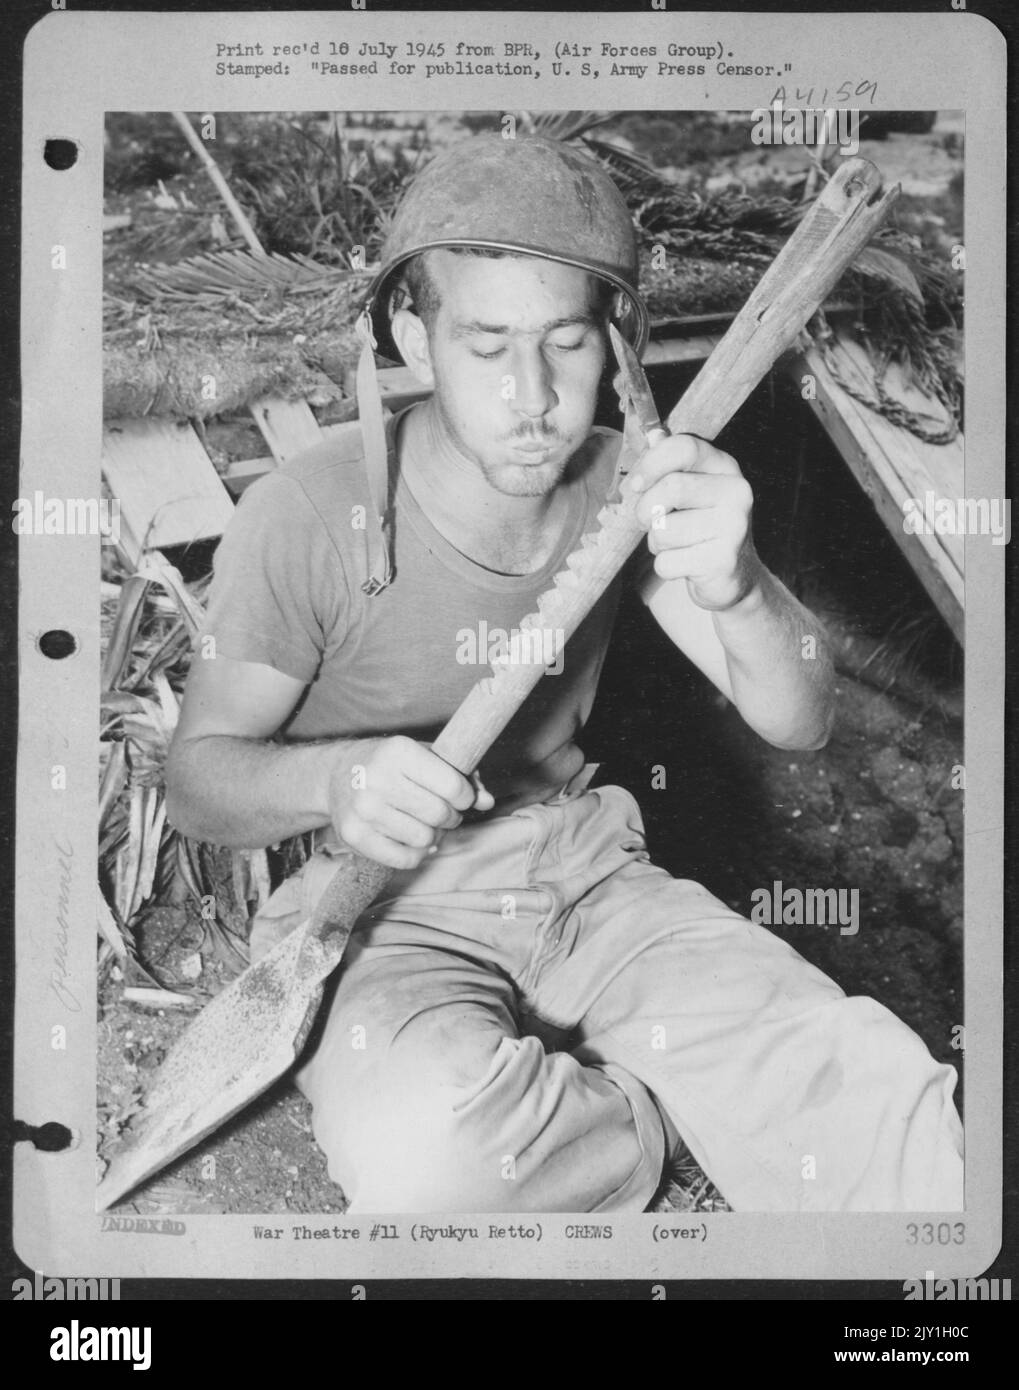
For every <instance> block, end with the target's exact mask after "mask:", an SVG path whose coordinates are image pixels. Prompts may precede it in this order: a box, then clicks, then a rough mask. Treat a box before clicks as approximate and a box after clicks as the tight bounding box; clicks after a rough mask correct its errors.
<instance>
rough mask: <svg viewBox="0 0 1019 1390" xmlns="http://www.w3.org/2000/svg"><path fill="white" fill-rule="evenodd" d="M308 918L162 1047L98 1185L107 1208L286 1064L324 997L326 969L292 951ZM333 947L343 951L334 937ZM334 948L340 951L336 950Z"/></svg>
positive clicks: (264, 1086) (240, 1106)
mask: <svg viewBox="0 0 1019 1390" xmlns="http://www.w3.org/2000/svg"><path fill="white" fill-rule="evenodd" d="M305 937H306V927H302V928H299V929H298V930H297V931H294V932H291V933H290V935H289V936H287V937H285V938H284V939H283V940H282V941H281V942H280V943H279V944H278V945H277V946H276V947H274V948H273V950H272V951H270V952H269V954H268V955H266V956H265V957H263V959H262V960H260V961H259V962H258V963H257V965H253V966H250V967H249V968H248V969H247V970H245V971H243V973H242V974H240V975H239V976H238V977H237V979H236V980H234V981H233V982H232V983H231V984H229V985H228V986H227V987H226V988H225V989H224V990H222V991H221V992H220V993H219V994H217V995H216V997H215V999H212V1000H210V1002H209V1003H208V1004H207V1005H206V1006H205V1008H204V1009H203V1010H202V1012H201V1013H200V1014H199V1015H198V1017H197V1018H196V1019H195V1020H194V1022H193V1023H191V1024H190V1026H189V1027H188V1029H187V1031H186V1032H185V1033H184V1034H183V1036H182V1037H180V1038H179V1039H178V1040H177V1042H176V1043H175V1044H174V1046H173V1047H172V1048H171V1049H170V1051H169V1052H168V1053H167V1056H166V1059H165V1061H164V1062H163V1064H162V1065H161V1066H160V1068H159V1071H158V1072H157V1073H156V1076H155V1078H154V1080H153V1083H152V1086H151V1088H150V1090H149V1092H148V1094H147V1095H146V1098H145V1110H144V1112H143V1114H142V1117H141V1121H140V1124H139V1126H138V1129H137V1130H136V1131H135V1132H133V1133H132V1134H131V1137H130V1139H129V1141H128V1143H127V1145H126V1146H125V1147H124V1148H123V1149H121V1150H120V1152H119V1153H117V1154H116V1155H115V1156H114V1157H113V1159H112V1160H111V1163H110V1167H109V1169H108V1170H107V1173H106V1175H105V1177H104V1178H103V1180H102V1182H101V1183H100V1184H99V1187H98V1189H97V1193H96V1204H97V1210H99V1211H105V1210H106V1208H107V1207H109V1206H112V1205H113V1203H114V1202H116V1201H118V1200H119V1198H121V1197H123V1196H125V1194H126V1193H128V1192H130V1191H131V1190H132V1189H133V1188H135V1187H137V1186H138V1184H139V1183H141V1182H144V1180H145V1179H146V1178H148V1177H151V1176H152V1174H153V1173H157V1172H158V1171H159V1169H160V1168H162V1167H164V1165H165V1164H167V1163H170V1162H171V1161H172V1160H173V1159H175V1158H177V1157H178V1156H179V1155H180V1154H182V1153H185V1152H186V1151H187V1150H188V1149H190V1148H192V1147H193V1146H194V1145H195V1144H197V1143H199V1142H200V1141H201V1140H202V1139H204V1138H205V1136H206V1135H207V1134H211V1133H212V1131H213V1130H215V1129H217V1128H218V1127H219V1126H220V1125H221V1124H224V1123H225V1122H226V1121H227V1120H229V1119H230V1118H231V1116H233V1115H236V1114H237V1112H238V1111H239V1110H243V1109H244V1107H245V1106H246V1105H248V1104H249V1103H250V1102H251V1101H253V1100H254V1099H255V1098H256V1097H257V1096H259V1095H261V1094H262V1092H263V1091H264V1090H266V1089H267V1088H268V1087H269V1086H271V1085H272V1083H273V1082H274V1081H275V1080H276V1079H277V1078H278V1077H280V1076H282V1075H283V1073H284V1072H285V1071H286V1070H287V1069H288V1068H289V1067H291V1066H292V1065H293V1063H294V1062H295V1060H296V1059H297V1056H298V1054H299V1053H300V1051H301V1048H302V1047H303V1045H304V1042H305V1039H306V1038H307V1035H308V1032H309V1030H310V1028H311V1025H312V1022H313V1021H314V1018H315V1013H316V1011H317V1009H318V1006H319V1003H320V1002H321V999H322V990H323V985H324V980H325V977H326V974H328V971H325V972H323V971H320V970H316V971H314V972H309V971H308V970H307V969H306V968H305V959H306V957H305V958H302V959H299V957H300V956H301V950H302V947H303V946H304V943H305ZM333 944H334V950H336V951H337V952H338V953H342V946H341V945H340V943H339V942H335V943H333ZM337 958H338V955H337Z"/></svg>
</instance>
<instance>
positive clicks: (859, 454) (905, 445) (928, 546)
mask: <svg viewBox="0 0 1019 1390" xmlns="http://www.w3.org/2000/svg"><path fill="white" fill-rule="evenodd" d="M832 353H833V357H834V361H835V364H836V367H837V370H838V371H839V373H840V374H841V375H842V376H843V377H844V378H845V380H846V381H848V382H850V383H851V384H852V385H853V386H854V388H855V389H859V390H861V391H865V392H866V393H867V394H868V395H870V396H873V394H874V389H873V369H872V368H871V365H870V361H869V358H868V355H867V352H866V350H865V349H864V348H863V347H862V346H861V345H860V344H859V343H857V342H855V341H853V340H852V339H850V338H849V337H848V336H846V335H837V336H836V339H835V342H834V343H833V344H832ZM788 370H789V372H790V374H791V375H792V377H793V379H794V380H795V382H796V384H797V386H802V378H803V374H804V373H805V372H807V373H810V374H811V375H812V376H813V377H814V380H815V382H816V390H817V394H816V397H815V398H814V399H813V400H811V401H810V402H809V404H810V407H811V409H812V410H813V412H814V414H815V415H816V416H817V418H818V419H819V420H820V421H821V423H822V424H823V425H824V427H825V429H826V431H827V432H828V434H829V435H830V437H831V439H832V440H833V442H834V443H835V445H836V447H837V448H838V450H839V452H840V454H841V455H842V457H843V458H844V459H845V461H846V464H847V465H848V467H849V469H850V470H851V472H852V474H853V476H854V477H855V478H856V480H857V482H858V483H859V484H860V486H861V487H862V488H863V490H864V492H865V493H866V494H867V496H868V497H869V498H870V500H871V502H872V503H873V504H874V508H875V510H876V511H877V513H878V515H879V516H880V518H881V520H882V521H883V522H884V524H885V527H886V528H887V530H888V532H889V534H890V535H891V537H892V539H893V540H894V541H895V543H896V545H897V546H898V547H899V549H900V550H901V551H902V553H903V555H904V556H905V557H906V559H907V560H908V561H909V564H910V565H911V567H912V569H913V571H914V573H915V574H916V576H917V578H918V579H919V580H920V582H921V583H922V584H923V586H924V588H925V589H926V590H927V593H928V594H929V595H930V597H931V599H932V600H933V601H934V603H935V604H936V605H937V608H938V610H939V612H940V613H941V614H942V616H943V617H944V619H945V621H946V622H947V623H948V625H949V627H950V628H951V629H952V631H953V633H954V634H955V636H956V638H957V639H958V641H959V643H960V645H961V644H962V643H963V640H964V635H965V598H964V584H963V571H964V541H965V538H964V537H963V536H956V535H941V536H939V535H923V534H920V535H914V534H912V533H911V532H907V531H906V530H905V527H904V525H903V518H904V509H903V504H904V502H905V501H906V499H907V498H916V499H917V500H918V501H919V503H920V505H921V507H922V506H923V500H924V496H925V494H926V493H928V492H931V493H933V494H934V495H935V496H936V497H947V498H951V499H953V502H954V500H955V499H957V498H959V497H962V496H963V494H964V457H965V456H964V449H963V441H962V437H961V435H960V436H959V437H957V438H956V439H955V440H953V442H952V443H951V444H927V443H925V442H924V441H923V440H921V439H918V438H917V437H916V436H915V435H913V434H910V433H909V431H908V430H905V429H902V428H901V427H900V426H898V425H895V424H893V423H892V422H891V421H890V420H888V419H886V417H885V416H883V415H879V414H878V413H877V412H876V411H873V410H870V409H868V408H867V407H866V406H864V405H861V404H860V403H859V402H857V401H856V400H854V399H853V397H852V396H850V395H849V394H848V392H846V391H845V390H843V388H842V387H841V386H840V385H839V383H838V382H837V381H836V380H835V378H834V376H833V375H832V373H831V372H830V371H829V370H828V367H827V366H826V364H825V360H824V357H823V355H822V353H821V352H820V350H819V349H818V348H816V347H810V348H808V349H807V350H806V351H805V352H804V353H802V354H799V355H797V356H796V357H794V358H793V359H791V361H790V362H789V363H788ZM885 388H886V390H888V392H889V393H890V394H891V395H893V396H894V397H896V398H897V399H899V400H901V401H902V403H903V404H904V405H906V406H908V407H909V408H911V409H914V410H917V411H920V412H922V413H923V414H925V415H928V416H933V417H934V418H935V419H941V418H944V416H945V412H944V411H943V408H942V407H941V406H940V405H939V403H938V402H936V401H931V400H930V399H928V398H927V397H926V396H924V395H923V394H922V393H921V392H920V391H919V390H917V389H916V388H915V387H911V386H909V385H907V383H906V382H905V381H903V379H902V377H901V374H899V373H898V372H896V371H894V370H893V371H890V372H889V374H888V377H887V378H886V380H885Z"/></svg>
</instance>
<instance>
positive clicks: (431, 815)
mask: <svg viewBox="0 0 1019 1390" xmlns="http://www.w3.org/2000/svg"><path fill="white" fill-rule="evenodd" d="M303 690H304V685H303V683H302V682H301V681H299V680H296V679H295V678H294V677H292V676H287V675H284V674H283V673H282V672H280V671H277V670H276V669H275V668H274V667H272V666H265V665H262V664H261V663H259V662H249V661H235V660H233V659H231V658H230V657H224V656H217V657H215V658H213V659H211V660H205V661H203V660H202V659H201V658H198V659H196V660H195V661H194V662H193V663H192V666H191V671H190V674H189V676H188V684H187V689H186V691H185V694H184V703H183V706H182V708H181V716H180V721H179V723H178V725H177V731H176V733H175V735H174V739H173V743H172V745H171V748H170V753H169V757H168V758H167V764H166V796H167V813H168V815H169V819H170V822H171V824H172V825H174V826H175V827H176V828H177V829H178V830H180V831H182V832H183V833H184V834H186V835H191V836H193V837H194V838H195V839H200V840H208V841H211V842H212V843H214V844H221V845H229V846H231V847H232V848H235V849H240V848H244V849H250V848H258V847H261V846H263V845H271V844H275V843H277V842H278V841H280V840H284V839H286V838H288V837H289V836H291V835H299V834H302V833H303V832H304V831H306V830H315V829H317V828H318V827H320V826H326V825H333V826H334V827H335V829H336V831H337V833H338V834H339V835H340V837H341V838H342V839H343V840H344V841H345V842H346V843H347V844H349V845H350V846H351V847H352V848H353V849H356V850H359V851H360V852H361V853H362V854H366V855H368V856H370V857H371V858H373V859H377V860H379V862H380V863H383V864H389V865H390V866H391V867H393V868H397V869H405V868H413V867H414V866H415V865H416V864H418V863H420V861H421V859H422V858H423V857H424V855H425V854H426V853H427V851H428V849H429V848H430V847H431V845H432V844H433V843H434V841H435V839H436V837H437V834H438V833H439V832H441V831H442V830H448V829H451V828H452V827H453V826H454V825H458V824H459V823H460V819H461V812H462V811H464V810H466V809H467V807H468V806H472V805H476V806H477V807H478V808H479V809H481V810H488V809H490V807H491V805H492V798H491V796H490V795H489V793H488V792H484V791H481V792H479V791H478V790H477V789H476V788H475V787H474V786H473V785H472V784H471V783H470V782H469V781H468V780H467V779H466V778H465V777H462V776H461V774H460V773H459V772H457V771H456V769H455V768H452V767H450V766H449V764H448V763H445V762H443V760H442V759H441V758H439V757H437V756H436V755H435V754H434V753H432V752H431V750H430V749H428V748H427V747H426V746H425V745H424V744H421V743H416V742H414V740H412V739H409V738H402V737H393V738H369V739H333V740H328V741H325V742H320V743H292V744H275V743H270V742H268V740H269V739H271V738H272V736H273V735H274V734H275V733H276V732H277V730H278V729H279V728H280V727H281V725H282V724H283V723H284V722H285V720H286V719H287V717H288V715H289V714H291V712H292V711H293V709H294V707H295V706H296V704H297V702H298V700H299V699H300V697H301V694H302V692H303Z"/></svg>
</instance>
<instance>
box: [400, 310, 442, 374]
mask: <svg viewBox="0 0 1019 1390" xmlns="http://www.w3.org/2000/svg"><path fill="white" fill-rule="evenodd" d="M389 330H390V332H391V333H392V335H393V342H394V343H395V344H396V346H397V347H398V348H399V349H400V356H401V357H402V358H403V360H404V362H405V363H406V364H407V366H408V367H409V368H410V369H411V371H412V372H413V373H414V375H415V376H416V377H417V379H418V381H420V382H421V384H422V386H434V385H435V373H434V371H433V370H432V354H431V350H430V349H429V346H428V330H427V329H426V328H425V325H424V323H423V321H422V320H421V319H419V318H418V316H417V314H415V313H412V312H411V310H410V309H397V311H396V313H395V314H394V315H393V317H392V320H391V322H390V325H389Z"/></svg>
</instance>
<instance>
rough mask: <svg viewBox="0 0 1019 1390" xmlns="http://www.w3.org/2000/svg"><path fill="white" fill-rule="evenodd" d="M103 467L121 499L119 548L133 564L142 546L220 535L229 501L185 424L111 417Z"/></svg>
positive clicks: (113, 493) (230, 507) (230, 512)
mask: <svg viewBox="0 0 1019 1390" xmlns="http://www.w3.org/2000/svg"><path fill="white" fill-rule="evenodd" d="M102 469H103V475H104V477H105V478H106V483H107V486H108V487H109V489H110V494H111V496H113V497H116V498H118V499H119V501H120V513H121V550H122V553H124V554H125V555H126V556H127V557H128V558H129V559H130V561H131V563H132V564H137V563H138V560H139V558H140V556H141V554H142V551H143V550H155V549H159V548H161V547H164V546H168V545H188V544H190V543H191V542H193V541H199V540H208V539H210V538H212V537H215V536H219V535H222V533H223V528H224V526H226V524H227V522H228V521H229V520H230V517H231V516H232V515H233V503H232V502H231V500H230V494H229V493H228V492H227V490H226V488H225V487H224V486H223V484H222V483H221V482H220V480H219V476H218V474H217V473H216V469H215V468H214V466H213V464H212V460H211V459H210V458H209V456H208V454H207V453H206V452H205V450H204V449H203V448H202V445H201V442H200V440H199V438H198V436H197V435H196V434H195V432H194V430H193V429H192V428H191V426H190V425H189V424H180V423H178V422H177V421H174V420H165V419H158V420H157V419H142V420H111V421H110V422H109V423H108V424H107V426H106V428H105V430H104V431H103V452H102Z"/></svg>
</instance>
